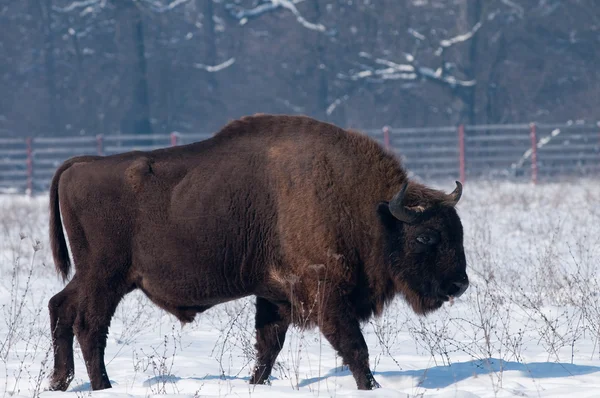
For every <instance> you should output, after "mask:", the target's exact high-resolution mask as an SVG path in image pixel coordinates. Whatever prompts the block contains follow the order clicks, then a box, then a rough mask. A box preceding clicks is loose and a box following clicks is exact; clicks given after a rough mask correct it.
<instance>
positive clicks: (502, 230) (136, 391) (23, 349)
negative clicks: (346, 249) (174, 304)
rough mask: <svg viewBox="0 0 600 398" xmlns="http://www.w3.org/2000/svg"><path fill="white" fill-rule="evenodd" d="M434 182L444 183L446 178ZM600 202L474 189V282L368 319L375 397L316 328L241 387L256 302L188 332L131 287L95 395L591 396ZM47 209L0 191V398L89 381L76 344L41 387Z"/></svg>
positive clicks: (532, 190) (574, 190)
mask: <svg viewBox="0 0 600 398" xmlns="http://www.w3.org/2000/svg"><path fill="white" fill-rule="evenodd" d="M434 185H435V186H436V187H438V188H441V189H445V190H451V189H453V182H450V181H443V182H442V183H436V184H434ZM599 203H600V184H599V183H598V181H595V180H573V181H570V182H561V183H549V184H540V185H537V186H532V185H530V184H516V183H506V182H503V183H492V182H478V181H468V182H467V183H466V184H465V187H464V192H463V197H462V199H461V202H460V203H459V205H458V209H459V213H460V215H461V217H462V220H463V225H464V229H465V250H466V254H467V259H468V263H469V268H468V272H469V276H470V279H471V287H470V288H469V289H468V290H467V292H466V293H465V295H464V296H462V297H461V298H460V299H457V300H455V302H454V304H453V305H451V306H450V305H446V306H445V307H444V308H442V309H441V310H439V311H437V312H436V313H434V314H432V315H430V316H427V317H419V316H417V315H415V314H414V313H412V312H411V311H410V310H409V308H408V307H407V306H406V304H404V302H403V301H402V300H401V299H398V300H396V301H395V302H394V303H393V304H392V305H391V306H390V307H389V308H388V309H387V310H386V311H385V313H384V315H383V316H382V317H381V318H379V319H373V320H372V321H371V322H369V323H367V324H365V325H364V334H365V338H366V340H367V344H368V346H369V352H370V361H371V368H372V369H373V370H374V374H375V377H376V379H377V381H378V382H379V383H380V384H381V385H382V388H381V389H378V390H377V391H374V392H369V391H358V390H357V389H356V385H355V383H354V379H353V378H352V376H351V374H350V373H349V371H348V370H347V369H345V368H342V367H341V361H340V358H339V357H337V356H336V355H335V353H334V352H333V350H332V349H331V347H330V346H329V344H328V343H327V341H326V340H325V339H324V338H323V337H322V336H321V335H320V334H319V333H318V331H316V330H309V331H304V332H301V331H299V330H297V329H293V330H290V332H288V336H287V339H286V344H285V347H284V349H283V350H282V352H281V354H280V356H279V357H278V363H277V365H276V367H275V370H274V372H273V375H272V384H271V385H270V386H251V385H249V384H248V378H249V376H250V373H251V371H252V366H253V363H254V360H253V355H254V350H253V344H254V331H253V317H254V309H253V300H252V299H251V298H248V299H242V300H238V301H235V302H232V303H228V304H226V305H221V306H217V307H215V308H213V309H211V310H209V311H207V312H206V313H204V314H201V315H199V316H198V317H197V318H196V320H195V321H194V322H193V323H191V324H188V325H185V326H183V327H182V326H181V324H180V323H179V322H178V321H177V320H176V319H175V318H174V317H173V316H171V315H168V314H166V313H165V312H163V311H161V310H159V309H158V308H157V307H156V306H154V305H153V304H151V303H150V302H149V301H148V300H147V299H146V298H145V297H144V295H143V294H141V293H140V292H134V293H131V294H130V295H128V296H127V297H126V298H125V299H124V300H123V302H122V303H121V304H120V306H119V308H118V309H117V312H116V314H115V316H114V318H113V322H112V324H111V329H110V334H109V338H108V345H107V350H106V357H105V358H106V363H107V370H108V375H109V377H110V380H111V383H112V384H113V388H112V389H110V390H104V391H97V392H93V393H92V394H91V396H93V397H106V398H115V397H146V396H152V395H165V396H182V397H199V396H206V397H216V396H246V397H252V396H256V397H267V398H268V397H276V398H285V397H314V396H340V397H370V396H376V397H416V396H418V397H436V398H444V397H453V398H456V397H463V398H478V397H511V396H535V397H564V396H569V395H572V396H577V397H592V396H597V395H598V394H597V391H598V390H599V389H600V343H599V341H598V339H599V336H600V333H599V330H600V303H599V300H598V291H600V288H599V282H600V281H599V280H598V275H599V274H598V267H599V266H600V261H599V260H600V223H598V222H597V220H598V219H599V218H600V204H599ZM47 206H48V205H47V198H46V197H45V196H42V197H35V198H26V197H21V196H17V195H0V214H2V217H1V218H0V272H1V274H2V279H1V280H0V306H1V307H2V316H3V319H2V321H1V322H0V391H4V392H5V394H3V396H17V397H32V396H36V394H37V393H38V392H41V396H42V397H81V396H87V395H88V390H89V387H90V386H89V379H88V376H87V373H86V371H85V366H84V363H83V359H82V356H81V351H80V349H79V346H78V345H77V343H76V344H75V367H76V370H75V379H74V380H73V382H72V383H71V386H70V388H69V390H68V392H67V393H61V392H49V391H44V389H45V388H46V387H47V385H48V380H47V378H48V374H49V373H50V371H51V368H52V352H51V345H50V334H49V320H48V311H47V303H48V300H49V298H50V297H52V295H54V294H56V293H57V292H58V291H60V290H61V289H62V287H63V283H62V282H61V281H60V279H59V277H57V276H56V274H55V273H54V267H53V263H52V261H51V256H50V253H49V250H48V244H47ZM22 237H24V238H23V239H22ZM36 240H39V241H41V249H39V250H38V251H37V252H36V251H35V250H34V246H35V245H36ZM15 270H16V271H17V272H15Z"/></svg>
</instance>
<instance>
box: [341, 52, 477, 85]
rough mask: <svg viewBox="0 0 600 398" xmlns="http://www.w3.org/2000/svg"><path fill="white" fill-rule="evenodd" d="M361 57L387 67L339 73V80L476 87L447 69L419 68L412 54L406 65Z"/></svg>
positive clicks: (363, 55) (407, 56)
mask: <svg viewBox="0 0 600 398" xmlns="http://www.w3.org/2000/svg"><path fill="white" fill-rule="evenodd" d="M359 56H360V57H362V58H366V59H370V60H372V62H373V63H374V64H377V65H382V66H385V68H377V67H366V68H365V69H364V70H361V71H359V72H355V73H353V74H350V75H345V74H341V73H339V74H338V78H340V79H345V80H353V81H357V80H362V79H366V80H368V81H371V82H376V83H381V82H383V81H385V80H419V79H427V80H430V81H433V82H436V83H441V84H444V85H447V86H450V87H452V88H455V87H473V86H475V80H461V79H458V78H456V77H454V76H451V75H449V74H447V67H443V68H437V69H435V70H434V69H432V68H429V67H426V66H419V65H417V64H416V63H415V61H414V58H413V57H412V56H411V55H410V54H407V55H406V59H407V63H405V64H399V63H396V62H392V61H389V60H387V59H382V58H373V57H372V56H371V55H370V54H368V53H365V52H361V53H360V54H359Z"/></svg>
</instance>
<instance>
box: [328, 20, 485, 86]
mask: <svg viewBox="0 0 600 398" xmlns="http://www.w3.org/2000/svg"><path fill="white" fill-rule="evenodd" d="M481 26H482V24H481V22H477V23H476V24H475V25H474V26H473V28H471V30H470V31H468V32H467V33H463V34H460V35H457V36H455V37H452V38H450V39H444V40H441V41H440V43H439V47H438V49H437V50H436V51H435V52H434V54H435V55H436V56H438V57H440V61H441V62H440V63H441V65H440V66H439V67H438V68H436V69H433V68H430V67H427V66H421V65H419V64H418V62H417V60H416V59H415V56H414V55H413V54H404V58H405V59H406V63H396V62H393V61H390V60H387V59H383V58H374V57H373V56H372V55H371V54H369V53H366V52H361V53H359V54H358V55H359V57H361V58H364V59H368V60H371V62H372V63H373V64H375V65H382V66H385V68H377V67H376V66H366V65H363V70H360V71H358V72H354V73H351V74H343V73H338V75H337V77H338V78H339V79H342V80H352V81H358V80H367V81H369V82H372V83H382V82H384V81H386V80H404V81H417V80H429V81H431V82H433V83H436V84H440V85H442V86H445V87H449V88H451V89H470V88H472V87H474V86H475V84H476V81H475V80H464V79H459V78H457V77H456V76H453V75H452V74H451V71H452V70H453V69H454V65H453V64H452V63H449V62H445V61H444V58H443V57H442V56H443V55H444V51H445V50H446V49H447V48H450V47H451V46H453V45H455V44H457V43H463V42H465V41H467V40H470V39H471V38H472V37H473V36H474V35H475V34H476V33H477V31H478V30H479V29H480V28H481ZM408 33H409V34H410V35H411V36H412V37H414V38H415V39H416V40H418V41H423V40H425V39H426V37H425V36H424V35H422V34H420V33H418V32H417V31H415V30H414V29H409V30H408ZM461 91H463V90H461Z"/></svg>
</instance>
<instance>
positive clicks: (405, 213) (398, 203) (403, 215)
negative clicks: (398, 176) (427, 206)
mask: <svg viewBox="0 0 600 398" xmlns="http://www.w3.org/2000/svg"><path fill="white" fill-rule="evenodd" d="M407 188H408V183H407V182H405V183H404V185H402V188H401V189H400V191H399V192H398V193H397V194H396V195H394V197H393V198H392V200H391V201H390V204H389V208H390V213H392V215H393V216H394V217H396V218H397V219H398V220H400V221H402V222H405V223H411V222H413V221H415V220H416V219H417V217H418V216H419V212H418V211H415V210H412V209H409V208H407V207H406V206H404V205H403V204H402V202H403V201H404V194H406V189H407Z"/></svg>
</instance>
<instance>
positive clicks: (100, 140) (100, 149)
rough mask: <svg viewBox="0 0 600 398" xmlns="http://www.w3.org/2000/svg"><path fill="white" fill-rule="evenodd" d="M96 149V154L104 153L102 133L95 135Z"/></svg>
mask: <svg viewBox="0 0 600 398" xmlns="http://www.w3.org/2000/svg"><path fill="white" fill-rule="evenodd" d="M96 151H97V152H98V156H102V155H104V136H103V135H102V134H98V135H97V136H96Z"/></svg>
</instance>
